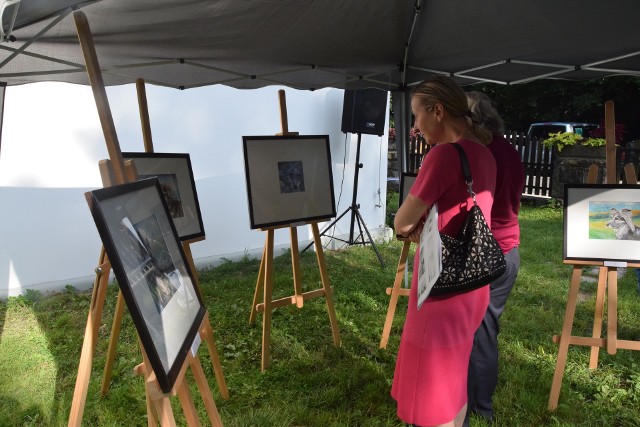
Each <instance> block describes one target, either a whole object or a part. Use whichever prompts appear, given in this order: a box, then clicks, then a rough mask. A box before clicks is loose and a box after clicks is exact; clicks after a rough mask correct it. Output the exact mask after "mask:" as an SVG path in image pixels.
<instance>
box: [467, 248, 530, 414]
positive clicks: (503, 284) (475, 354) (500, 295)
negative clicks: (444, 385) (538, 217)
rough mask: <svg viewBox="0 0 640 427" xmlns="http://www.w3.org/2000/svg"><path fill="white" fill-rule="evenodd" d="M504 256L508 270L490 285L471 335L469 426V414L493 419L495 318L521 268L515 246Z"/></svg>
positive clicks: (496, 343) (498, 316) (496, 349)
mask: <svg viewBox="0 0 640 427" xmlns="http://www.w3.org/2000/svg"><path fill="white" fill-rule="evenodd" d="M505 259H506V261H507V269H506V271H505V272H504V274H503V275H502V276H500V277H499V278H497V279H496V280H495V281H494V282H493V283H491V284H490V289H491V291H490V299H489V307H488V308H487V312H486V314H485V316H484V319H483V320H482V324H480V327H479V328H478V330H477V331H476V334H475V336H474V338H473V348H472V350H471V358H470V359H469V377H468V383H467V397H468V406H467V417H466V419H465V422H464V425H465V426H468V425H469V415H470V414H471V413H476V414H478V415H480V416H482V417H484V418H487V419H488V420H493V393H494V392H495V390H496V386H497V384H498V333H499V331H500V325H499V323H498V319H499V318H500V315H501V314H502V312H503V311H504V307H505V305H506V303H507V298H508V297H509V294H510V293H511V289H513V285H514V284H515V282H516V278H517V277H518V270H519V269H520V253H519V251H518V248H517V247H516V248H513V249H512V250H511V251H509V252H508V253H507V254H505Z"/></svg>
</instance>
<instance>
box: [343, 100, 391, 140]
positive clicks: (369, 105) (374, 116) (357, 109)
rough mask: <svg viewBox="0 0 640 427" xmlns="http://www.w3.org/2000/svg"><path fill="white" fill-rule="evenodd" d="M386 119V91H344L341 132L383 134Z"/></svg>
mask: <svg viewBox="0 0 640 427" xmlns="http://www.w3.org/2000/svg"><path fill="white" fill-rule="evenodd" d="M386 117H387V91H384V90H381V89H358V90H352V89H350V90H345V91H344V106H343V107H342V132H344V133H347V132H351V133H367V134H370V135H379V136H382V135H383V134H384V122H385V119H386Z"/></svg>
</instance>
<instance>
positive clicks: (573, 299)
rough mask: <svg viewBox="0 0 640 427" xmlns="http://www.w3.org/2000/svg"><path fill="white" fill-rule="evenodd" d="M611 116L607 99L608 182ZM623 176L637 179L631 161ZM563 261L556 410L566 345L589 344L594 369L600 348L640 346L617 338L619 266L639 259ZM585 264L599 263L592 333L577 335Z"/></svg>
mask: <svg viewBox="0 0 640 427" xmlns="http://www.w3.org/2000/svg"><path fill="white" fill-rule="evenodd" d="M614 123H615V121H614V118H613V103H612V102H611V101H608V102H607V103H606V104H605V126H606V128H605V129H606V137H607V138H606V139H607V160H606V162H607V182H608V183H615V182H617V180H618V178H617V176H616V167H615V150H616V148H615V145H614V142H613V141H614V140H615V134H614V133H613V132H614V131H613V129H614ZM597 173H598V167H597V165H592V166H591V167H590V168H589V175H588V178H587V182H588V183H590V184H593V183H595V182H596V177H597ZM625 177H626V180H627V183H628V184H631V183H634V182H637V181H636V175H635V170H634V167H633V165H632V164H628V165H627V166H626V167H625ZM565 264H572V265H573V272H572V274H571V284H570V286H569V296H568V298H567V306H566V309H565V314H564V322H563V324H562V332H561V334H560V335H559V336H558V335H554V336H553V342H555V343H557V344H559V345H558V357H557V359H556V367H555V372H554V374H553V381H552V383H551V392H550V394H549V406H548V408H549V410H555V409H556V408H557V407H558V399H559V397H560V389H561V386H562V377H563V375H564V369H565V366H566V363H567V354H568V352H569V345H580V346H587V347H591V355H590V359H589V368H590V369H596V368H597V367H598V357H599V354H600V348H606V349H607V353H609V354H612V355H613V354H616V352H617V350H618V349H625V350H640V341H629V340H619V339H618V337H617V333H618V312H617V307H618V274H617V268H618V267H640V263H622V264H625V265H619V264H621V263H614V262H608V261H605V262H594V261H573V260H572V261H565ZM584 265H593V266H598V267H599V274H598V289H597V291H596V305H595V313H594V318H593V333H592V336H591V337H579V336H573V335H571V330H572V328H573V319H574V316H575V311H576V304H577V302H578V290H579V288H580V280H581V277H582V268H583V266H584ZM605 291H606V292H607V336H606V338H602V323H603V322H602V320H603V313H604V299H605Z"/></svg>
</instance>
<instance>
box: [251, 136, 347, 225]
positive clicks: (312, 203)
mask: <svg viewBox="0 0 640 427" xmlns="http://www.w3.org/2000/svg"><path fill="white" fill-rule="evenodd" d="M242 142H243V150H244V166H245V177H246V183H247V198H248V201H249V218H250V221H251V228H252V229H256V228H264V227H271V226H277V225H285V224H294V223H298V222H303V221H312V220H325V219H328V218H331V217H334V216H335V215H336V206H335V198H334V194H333V174H332V169H331V153H330V149H329V136H328V135H312V136H276V137H274V136H243V137H242Z"/></svg>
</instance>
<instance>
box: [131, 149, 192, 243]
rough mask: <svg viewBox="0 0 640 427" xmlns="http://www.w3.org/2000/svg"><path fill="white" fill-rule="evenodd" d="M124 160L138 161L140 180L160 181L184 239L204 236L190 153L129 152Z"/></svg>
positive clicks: (175, 222)
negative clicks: (155, 179)
mask: <svg viewBox="0 0 640 427" xmlns="http://www.w3.org/2000/svg"><path fill="white" fill-rule="evenodd" d="M122 157H123V159H124V160H129V159H131V160H133V161H134V163H135V165H136V170H137V171H138V176H139V178H140V179H145V178H151V177H154V176H155V177H157V178H158V181H159V182H160V188H161V189H162V194H164V198H165V200H166V201H167V206H168V207H169V212H170V214H171V218H173V222H174V224H175V226H176V229H177V230H178V236H180V239H182V240H189V239H193V238H196V237H204V226H203V224H202V215H201V214H200V203H199V202H198V193H197V192H196V184H195V180H194V179H193V171H192V169H191V159H190V157H189V154H180V153H144V152H143V153H134V152H125V153H122Z"/></svg>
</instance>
